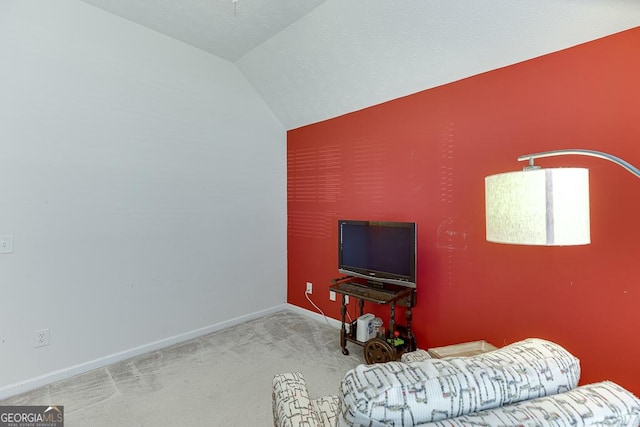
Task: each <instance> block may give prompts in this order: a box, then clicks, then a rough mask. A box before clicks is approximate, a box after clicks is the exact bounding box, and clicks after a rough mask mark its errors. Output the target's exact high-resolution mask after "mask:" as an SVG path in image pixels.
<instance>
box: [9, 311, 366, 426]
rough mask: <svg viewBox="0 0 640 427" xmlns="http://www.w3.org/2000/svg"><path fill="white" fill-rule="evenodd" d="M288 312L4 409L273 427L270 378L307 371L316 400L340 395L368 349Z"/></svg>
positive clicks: (95, 418) (91, 418) (83, 421)
mask: <svg viewBox="0 0 640 427" xmlns="http://www.w3.org/2000/svg"><path fill="white" fill-rule="evenodd" d="M348 348H350V350H351V354H350V355H349V356H344V355H343V354H342V353H341V351H340V346H339V331H338V330H337V329H335V328H333V327H332V326H329V325H328V324H327V323H326V322H321V321H317V320H315V319H313V318H310V317H307V316H304V315H301V314H298V313H296V312H294V311H290V310H285V311H281V312H277V313H274V314H270V315H268V316H265V317H263V318H260V319H256V320H253V321H250V322H247V323H245V324H242V325H238V326H235V327H232V328H229V329H225V330H222V331H218V332H216V333H213V334H210V335H206V336H203V337H200V338H197V339H194V340H191V341H188V342H185V343H182V344H178V345H175V346H172V347H168V348H166V349H163V350H159V351H154V352H151V353H148V354H145V355H142V356H139V357H136V358H133V359H130V360H126V361H122V362H119V363H116V364H113V365H110V366H107V367H104V368H100V369H96V370H94V371H91V372H87V373H85V374H82V375H78V376H75V377H72V378H69V379H65V380H62V381H59V382H56V383H53V384H50V385H47V386H44V387H41V388H39V389H36V390H33V391H30V392H28V393H25V394H22V395H19V396H14V397H11V398H9V399H5V400H4V401H0V405H63V406H64V411H65V427H75V426H78V427H80V426H82V427H85V426H91V427H93V426H110V427H113V426H221V427H235V426H240V427H244V426H248V427H249V426H271V425H273V418H272V414H271V380H272V378H273V376H274V375H275V374H276V373H282V372H296V371H297V372H302V373H303V375H304V376H305V379H306V381H307V385H308V387H309V392H310V394H311V397H312V398H313V397H319V396H324V395H329V394H337V390H338V386H339V383H340V380H341V379H342V377H343V376H344V374H345V372H346V371H347V370H349V369H351V368H352V367H354V366H356V365H358V364H359V363H364V358H363V356H362V348H361V347H358V346H355V345H353V344H350V345H349V346H348Z"/></svg>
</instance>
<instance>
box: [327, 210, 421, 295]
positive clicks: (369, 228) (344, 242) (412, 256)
mask: <svg viewBox="0 0 640 427" xmlns="http://www.w3.org/2000/svg"><path fill="white" fill-rule="evenodd" d="M338 271H339V272H341V273H343V274H347V275H350V276H356V277H361V278H365V279H368V280H371V281H374V282H379V283H393V284H397V285H403V286H409V287H412V288H415V287H416V224H415V223H414V222H381V221H354V220H339V221H338Z"/></svg>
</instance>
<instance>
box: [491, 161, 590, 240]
mask: <svg viewBox="0 0 640 427" xmlns="http://www.w3.org/2000/svg"><path fill="white" fill-rule="evenodd" d="M485 204H486V206H485V207H486V211H485V212H486V226H487V230H486V232H487V240H488V241H490V242H495V243H508V244H517V245H545V246H565V245H586V244H589V243H591V236H590V225H589V170H588V169H584V168H553V169H529V170H524V171H518V172H508V173H502V174H497V175H491V176H488V177H486V178H485Z"/></svg>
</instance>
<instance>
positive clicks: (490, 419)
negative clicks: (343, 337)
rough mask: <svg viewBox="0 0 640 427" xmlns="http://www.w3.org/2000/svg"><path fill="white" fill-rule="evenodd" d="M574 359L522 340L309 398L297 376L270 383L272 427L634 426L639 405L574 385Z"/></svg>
mask: <svg viewBox="0 0 640 427" xmlns="http://www.w3.org/2000/svg"><path fill="white" fill-rule="evenodd" d="M579 376H580V366H579V361H578V359H576V358H575V357H574V356H572V355H571V354H570V353H568V352H567V351H566V350H565V349H563V348H562V347H560V346H558V345H557V344H554V343H551V342H548V341H544V340H540V339H528V340H524V341H521V342H518V343H515V344H511V345H509V346H506V347H503V348H502V349H499V350H496V351H493V352H489V353H484V354H481V355H477V356H472V357H467V358H449V359H430V358H429V356H428V354H427V353H426V352H425V351H423V350H418V351H416V352H412V353H407V354H405V355H403V357H402V359H401V361H400V362H388V363H382V364H374V365H360V366H358V367H356V368H354V369H352V370H350V371H349V372H347V374H346V375H345V377H344V379H343V381H342V383H341V385H340V389H339V395H338V396H329V397H323V398H319V399H314V400H312V399H310V397H309V394H308V391H307V387H306V384H305V381H304V378H303V377H302V375H301V374H299V373H293V374H282V375H276V376H275V377H274V380H273V413H274V425H275V426H277V427H289V426H291V427H293V426H305V427H316V426H317V427H321V426H332V427H333V426H340V427H342V426H368V427H378V426H380V427H381V426H413V425H420V426H431V427H445V426H446V427H456V426H459V427H462V426H469V425H484V426H495V425H503V426H511V425H518V426H523V427H526V426H532V427H533V426H536V427H538V426H557V427H562V426H571V427H579V426H604V425H606V426H617V427H638V426H640V400H638V398H636V397H635V396H634V395H633V394H632V393H630V392H628V391H627V390H625V389H623V388H622V387H620V386H618V385H616V384H614V383H612V382H601V383H596V384H589V385H586V386H582V387H576V386H577V383H578V379H579Z"/></svg>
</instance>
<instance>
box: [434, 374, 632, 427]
mask: <svg viewBox="0 0 640 427" xmlns="http://www.w3.org/2000/svg"><path fill="white" fill-rule="evenodd" d="M422 426H423V427H469V426H518V427H541V426H553V427H587V426H601V427H605V426H606V427H638V426H640V400H639V399H638V398H636V397H635V396H634V395H633V394H631V393H629V392H628V391H627V390H625V389H623V388H622V387H620V386H618V385H617V384H614V383H612V382H608V381H605V382H601V383H594V384H589V385H585V386H582V387H578V388H576V389H573V390H571V391H568V392H566V393H562V394H558V395H556V396H547V397H541V398H538V399H533V400H527V401H524V402H518V403H514V404H513V405H509V406H503V407H500V408H495V409H488V410H486V411H482V412H477V413H475V414H469V415H462V416H460V417H458V418H452V419H449V420H445V421H437V422H434V423H429V424H423V425H422Z"/></svg>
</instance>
